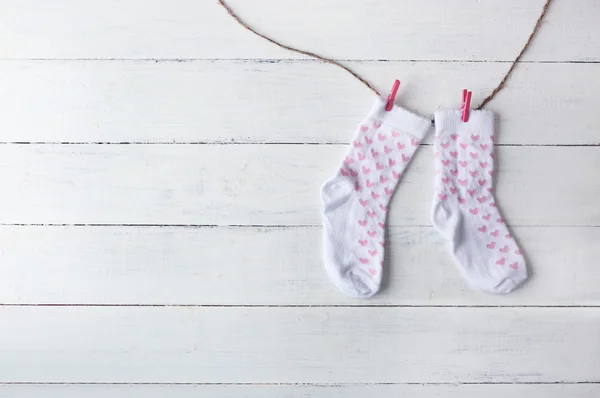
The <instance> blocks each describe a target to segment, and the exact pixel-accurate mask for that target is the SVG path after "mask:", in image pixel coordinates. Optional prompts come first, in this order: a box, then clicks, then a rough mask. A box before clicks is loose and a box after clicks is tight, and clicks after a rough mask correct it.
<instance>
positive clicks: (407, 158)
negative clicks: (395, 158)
mask: <svg viewBox="0 0 600 398" xmlns="http://www.w3.org/2000/svg"><path fill="white" fill-rule="evenodd" d="M409 160H410V156H406V155H405V154H402V161H403V162H404V163H407V162H408V161H409Z"/></svg>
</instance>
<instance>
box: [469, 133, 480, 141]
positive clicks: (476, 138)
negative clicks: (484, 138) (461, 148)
mask: <svg viewBox="0 0 600 398" xmlns="http://www.w3.org/2000/svg"><path fill="white" fill-rule="evenodd" d="M471 139H472V140H473V141H477V140H478V139H479V134H478V135H473V134H471Z"/></svg>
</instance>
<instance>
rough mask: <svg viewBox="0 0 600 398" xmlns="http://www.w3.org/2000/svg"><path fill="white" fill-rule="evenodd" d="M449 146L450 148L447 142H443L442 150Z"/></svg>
mask: <svg viewBox="0 0 600 398" xmlns="http://www.w3.org/2000/svg"><path fill="white" fill-rule="evenodd" d="M449 146H450V143H449V142H443V143H442V148H444V149H446V148H448V147H449Z"/></svg>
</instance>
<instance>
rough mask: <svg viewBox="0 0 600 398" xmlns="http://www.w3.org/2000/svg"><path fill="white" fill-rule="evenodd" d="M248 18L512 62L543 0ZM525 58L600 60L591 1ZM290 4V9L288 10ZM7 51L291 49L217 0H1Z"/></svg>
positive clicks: (310, 5)
mask: <svg viewBox="0 0 600 398" xmlns="http://www.w3.org/2000/svg"><path fill="white" fill-rule="evenodd" d="M229 2H230V4H231V5H232V6H233V7H234V8H235V9H236V10H237V11H238V13H239V14H240V15H241V16H242V17H243V18H244V19H246V20H247V21H248V23H250V24H251V25H253V26H255V27H257V28H258V29H260V30H261V31H263V32H265V33H267V34H270V35H272V36H274V37H276V38H278V39H280V40H282V41H284V42H286V43H289V44H291V45H294V46H298V47H301V48H306V49H309V50H312V51H315V52H319V53H322V54H324V55H327V56H330V57H335V58H343V59H405V60H406V59H408V60H410V59H435V60H437V59H475V60H482V59H484V60H512V59H513V58H514V57H515V56H516V55H517V53H518V52H519V50H520V48H521V47H522V46H523V44H524V43H525V40H526V39H527V37H528V36H529V33H530V32H531V29H532V27H533V24H534V23H535V21H536V19H537V18H538V16H539V14H540V11H541V7H542V5H543V3H544V0H528V1H523V0H487V1H485V2H478V1H477V2H476V1H465V0H453V1H439V0H421V1H418V2H415V1H413V0H380V1H376V2H375V1H368V2H365V1H359V0H354V1H348V0H327V1H323V0H288V1H285V2H281V1H278V0H253V1H243V0H229ZM555 3H556V4H554V5H553V7H552V9H551V11H550V13H549V15H548V18H547V20H546V22H545V23H544V26H543V29H542V31H541V32H540V36H539V38H538V40H536V42H535V43H534V45H533V47H532V49H531V52H530V53H529V54H528V56H527V58H528V59H532V60H552V61H556V60H559V61H565V60H578V61H587V60H596V61H597V60H598V59H600V52H599V51H600V46H598V43H599V42H600V38H599V37H598V35H593V34H591V32H593V30H592V29H594V28H595V27H596V23H597V21H598V19H599V18H600V6H599V4H598V2H597V1H595V0H578V1H577V2H576V5H574V4H573V2H564V1H557V2H555ZM291 10H293V12H291ZM2 11H3V12H2V13H0V43H2V46H1V47H0V56H2V57H3V58H238V57H243V58H256V57H268V58H277V57H295V55H293V54H290V53H288V52H286V51H283V50H280V49H278V48H276V47H275V46H273V45H272V44H270V43H267V42H265V41H263V40H261V39H259V38H257V37H255V36H253V35H252V34H250V33H249V32H247V31H246V30H244V29H243V28H241V27H240V26H238V25H237V24H236V23H235V22H234V21H233V20H232V19H231V18H230V17H229V16H228V15H227V14H226V13H225V11H224V10H223V9H222V8H221V7H219V6H218V5H217V4H216V3H215V2H214V1H197V0H185V1H183V0H181V1H177V2H176V3H173V2H172V1H168V0H128V1H120V0H109V1H103V2H86V3H81V2H73V1H69V0H60V1H53V2H46V1H40V0H10V1H4V4H3V10H2Z"/></svg>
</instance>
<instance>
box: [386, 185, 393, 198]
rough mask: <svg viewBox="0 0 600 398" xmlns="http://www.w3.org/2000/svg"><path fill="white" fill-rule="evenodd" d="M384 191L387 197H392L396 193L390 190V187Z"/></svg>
mask: <svg viewBox="0 0 600 398" xmlns="http://www.w3.org/2000/svg"><path fill="white" fill-rule="evenodd" d="M384 191H385V194H386V195H387V196H391V195H392V193H393V192H394V191H393V190H391V189H389V188H388V187H385V188H384Z"/></svg>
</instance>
